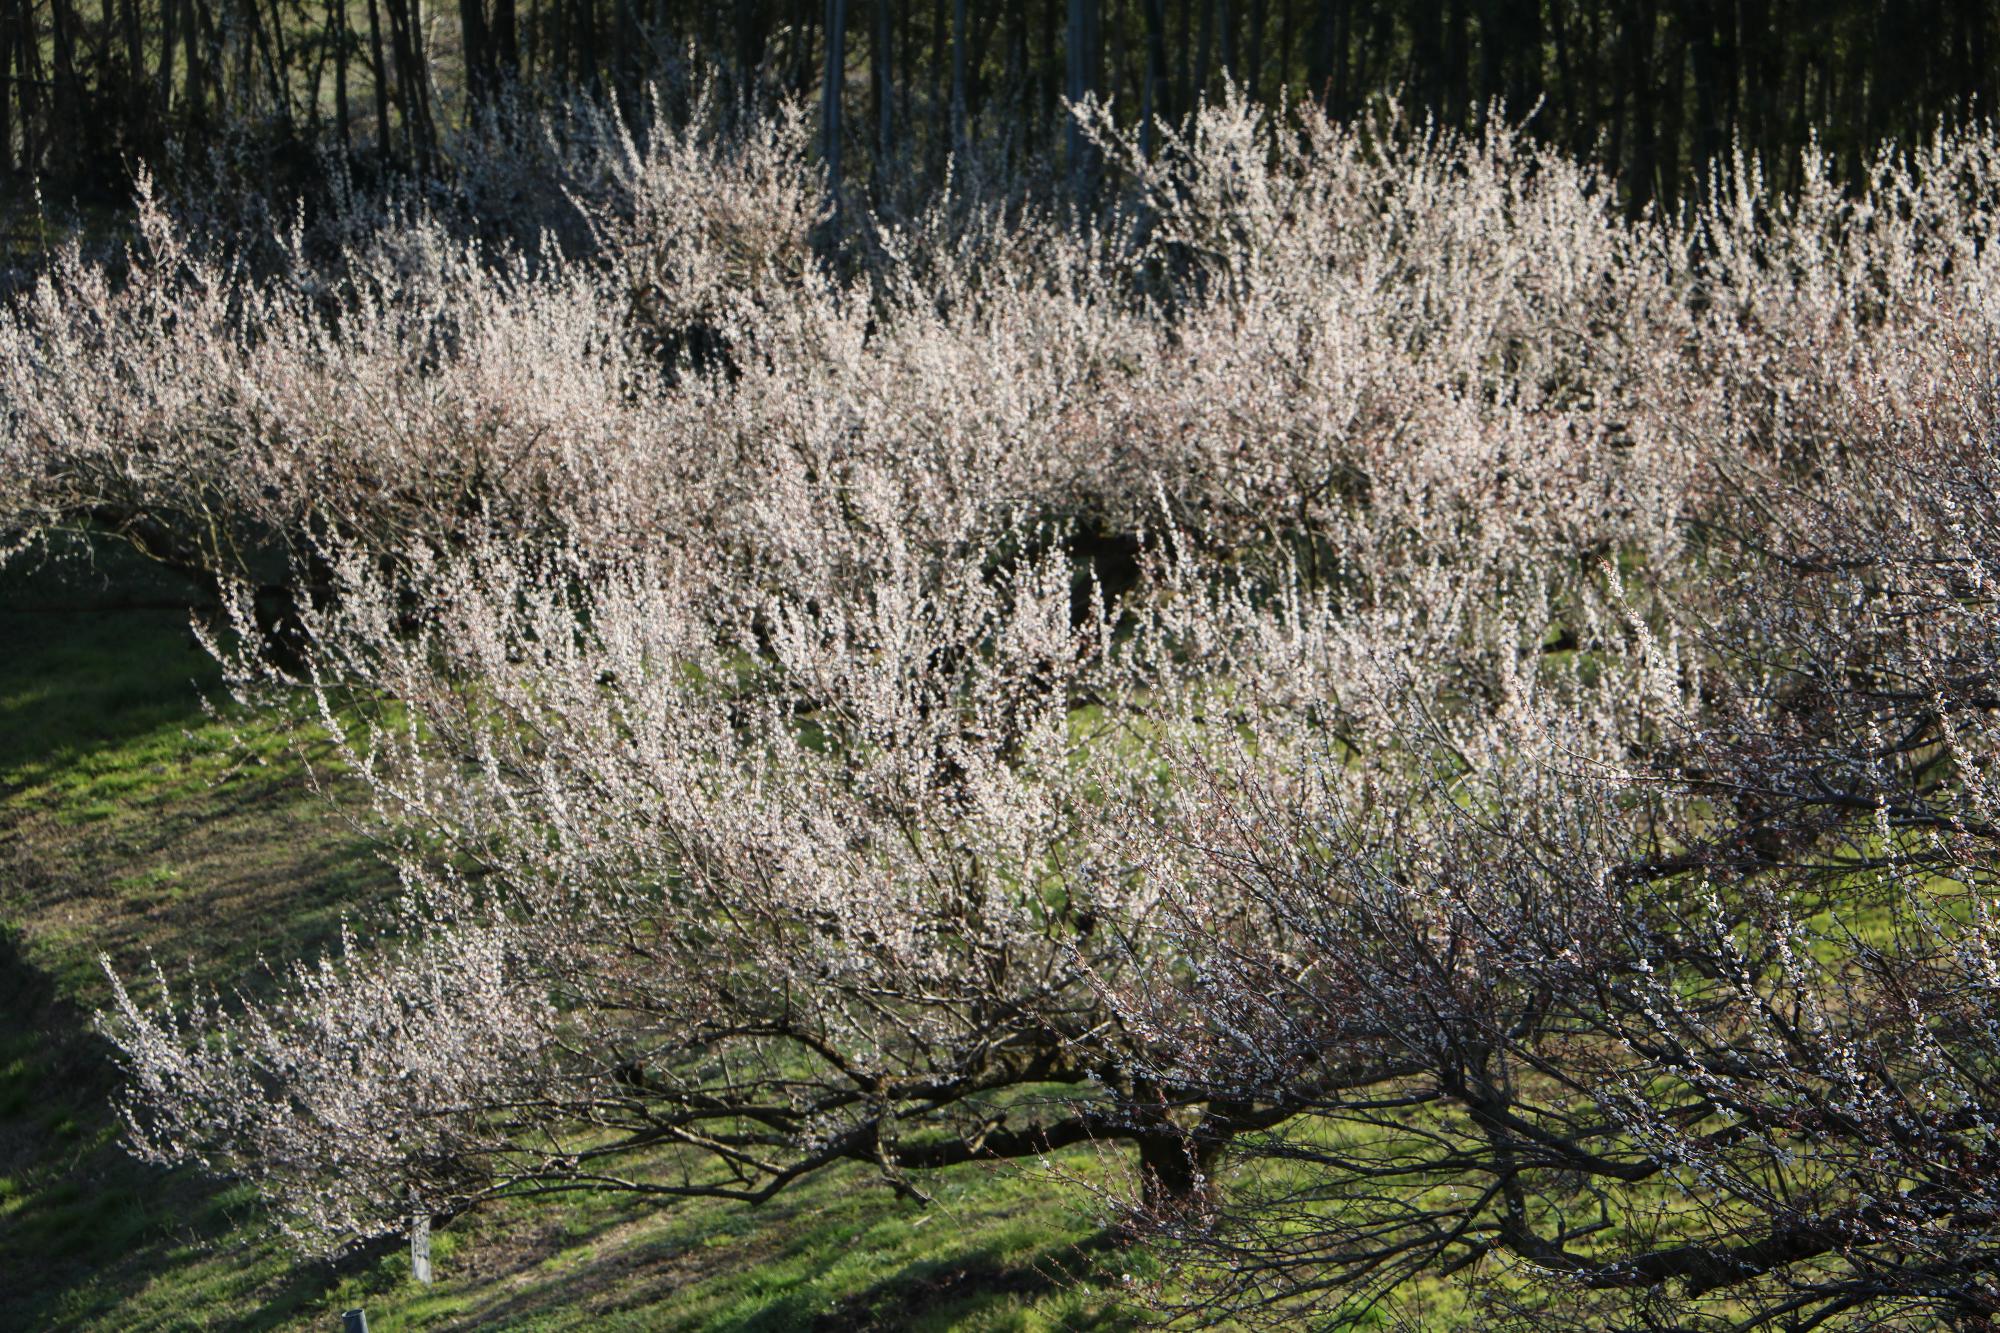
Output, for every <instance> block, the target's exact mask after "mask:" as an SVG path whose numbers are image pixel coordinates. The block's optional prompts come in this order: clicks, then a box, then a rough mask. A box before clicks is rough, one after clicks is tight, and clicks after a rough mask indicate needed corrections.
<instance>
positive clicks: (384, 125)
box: [333, 0, 393, 157]
mask: <svg viewBox="0 0 2000 1333" xmlns="http://www.w3.org/2000/svg"><path fill="white" fill-rule="evenodd" d="M333 3H335V4H338V3H340V0H333ZM368 49H369V52H370V59H371V63H372V64H373V66H374V70H375V78H374V83H375V148H376V151H377V152H379V153H381V154H382V155H383V156H384V157H387V156H389V155H390V147H391V144H392V143H393V140H391V139H390V138H389V67H388V65H387V64H385V63H384V61H383V59H382V7H381V4H380V2H379V0H368Z"/></svg>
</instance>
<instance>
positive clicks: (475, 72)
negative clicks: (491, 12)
mask: <svg viewBox="0 0 2000 1333" xmlns="http://www.w3.org/2000/svg"><path fill="white" fill-rule="evenodd" d="M458 36H459V42H460V45H461V49H462V51H463V53H464V58H465V92H466V98H467V100H468V101H470V102H471V103H472V105H473V106H475V107H480V106H485V105H487V104H488V103H489V102H491V101H492V99H493V84H494V69H493V66H494V61H493V54H492V43H491V42H490V41H489V39H488V37H487V32H486V6H485V5H484V4H482V3H481V0H458Z"/></svg>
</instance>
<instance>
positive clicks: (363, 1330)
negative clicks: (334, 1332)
mask: <svg viewBox="0 0 2000 1333" xmlns="http://www.w3.org/2000/svg"><path fill="white" fill-rule="evenodd" d="M340 1333H368V1312H367V1311H366V1310H349V1311H348V1312H347V1313H346V1314H343V1315H342V1316H341V1317H340Z"/></svg>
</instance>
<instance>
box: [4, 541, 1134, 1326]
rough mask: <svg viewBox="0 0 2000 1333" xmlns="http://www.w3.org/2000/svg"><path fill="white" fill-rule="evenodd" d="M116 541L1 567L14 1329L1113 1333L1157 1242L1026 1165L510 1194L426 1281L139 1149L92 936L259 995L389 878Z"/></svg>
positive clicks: (7, 1295) (388, 1251)
mask: <svg viewBox="0 0 2000 1333" xmlns="http://www.w3.org/2000/svg"><path fill="white" fill-rule="evenodd" d="M104 559H105V560H106V561H107V562H108V569H109V573H108V574H107V573H106V572H105V571H102V570H70V571H54V572H51V571H41V572H37V573H35V574H32V575H29V576H25V577H24V576H22V575H19V574H9V575H4V576H0V643H4V644H7V645H9V649H8V651H5V652H0V1327H5V1328H10V1329H11V1328H36V1329H39V1328H65V1329H68V1328H75V1329H104V1330H111V1329H118V1330H126V1329H160V1330H167V1329H176V1330H177V1329H235V1330H260V1329H328V1330H330V1329H334V1328H337V1327H338V1326H339V1314H340V1312H341V1311H342V1310H345V1309H348V1308H351V1307H353V1306H356V1305H359V1306H363V1307H365V1308H366V1309H367V1311H368V1314H369V1322H370V1327H371V1328H373V1329H375V1330H378V1333H395V1331H396V1330H402V1329H446V1328H509V1329H513V1328H520V1329H541V1330H558V1329H648V1330H651V1329H731V1330H779V1329H793V1328H806V1329H810V1328H881V1329H974V1330H980V1329H986V1330H1032V1329H1055V1328H1064V1329H1068V1328H1110V1327H1121V1326H1123V1323H1124V1321H1123V1320H1122V1319H1121V1317H1120V1316H1118V1315H1117V1314H1116V1313H1115V1312H1114V1311H1113V1310H1112V1309H1111V1308H1110V1306H1109V1303H1108V1300H1107V1298H1106V1288H1107V1287H1108V1286H1109V1285H1110V1284H1112V1283H1114V1282H1115V1281H1116V1280H1117V1278H1118V1276H1119V1274H1120V1273H1121V1272H1123V1271H1130V1270H1133V1269H1135V1268H1143V1267H1144V1262H1145V1256H1144V1255H1142V1254H1137V1253H1133V1252H1129V1251H1126V1250H1123V1249H1122V1248H1120V1247H1118V1246H1116V1245H1114V1244H1112V1243H1111V1242H1110V1241H1109V1240H1108V1239H1107V1238H1106V1237H1105V1235H1104V1233H1103V1230H1102V1226H1101V1221H1100V1219H1099V1218H1098V1217H1096V1216H1095V1215H1093V1213H1091V1212H1090V1211H1089V1210H1088V1208H1087V1206H1086V1205H1085V1204H1084V1203H1082V1202H1081V1200H1080V1197H1079V1195H1078V1194H1077V1193H1076V1192H1075V1191H1072V1190H1068V1189H1065V1188H1062V1187H1060V1186H1058V1185H1056V1184H1054V1183H1052V1182H1050V1181H1048V1180H1046V1179H1042V1178H1038V1176H1037V1175H1036V1174H1035V1172H1034V1171H1033V1170H1032V1169H1030V1170H1026V1171H1023V1170H1019V1169H999V1168H987V1167H978V1166H974V1167H966V1168H961V1169H958V1170H956V1171H952V1172H946V1173H942V1174H941V1175H939V1176H936V1177H932V1178H930V1179H928V1180H927V1181H926V1188H927V1189H929V1190H930V1191H931V1192H932V1193H933V1195H934V1202H933V1203H932V1204H931V1205H930V1206H928V1207H920V1206H917V1205H915V1204H911V1203H907V1202H904V1201H902V1200H899V1199H898V1198H897V1197H896V1196H895V1195H893V1194H892V1193H891V1192H890V1191H889V1190H888V1189H887V1188H885V1187H883V1186H882V1185H881V1184H880V1183H879V1182H878V1181H876V1180H874V1179H873V1178H872V1177H871V1176H870V1174H869V1173H868V1172H867V1171H866V1170H864V1169H862V1168H859V1167H854V1168H845V1169H841V1170H836V1171H831V1172H827V1173H823V1174H822V1175H820V1176H818V1177H815V1178H812V1179H809V1180H807V1181H806V1182H804V1183H802V1184H801V1185H799V1186H798V1187H796V1188H794V1189H792V1190H790V1191H788V1192H786V1193H784V1194H782V1195H780V1196H779V1197H778V1198H776V1199H775V1200H773V1201H771V1202H770V1203H768V1204H765V1205H763V1206H762V1207H759V1208H746V1207H743V1206H740V1205H736V1204H730V1203H726V1202H722V1201H707V1200H698V1201H692V1202H688V1203H684V1204H673V1205H668V1206H661V1205H659V1204H658V1203H657V1202H654V1201H649V1200H643V1199H636V1198H633V1197H631V1196H619V1195H606V1194H576V1195H566V1196H558V1197H556V1198H552V1199H541V1200H517V1201H512V1202H508V1203H505V1204H501V1205H497V1206H495V1207H494V1208H492V1209H489V1210H488V1211H486V1212H484V1213H479V1214H474V1215H472V1216H470V1217H466V1218H461V1219H459V1220H458V1221H457V1222H455V1223H454V1224H453V1225H452V1226H451V1227H449V1228H447V1229H445V1230H443V1231H441V1232H439V1233H438V1235H437V1236H436V1237H435V1239H434V1248H433V1254H434V1262H435V1266H436V1269H437V1272H438V1281H437V1282H436V1283H435V1284H434V1285H433V1286H431V1287H428V1288H425V1287H420V1286H418V1285H416V1284H415V1283H414V1282H412V1281H411V1280H410V1276H409V1261H408V1257H407V1254H405V1253H403V1252H401V1251H400V1250H398V1249H397V1248H396V1247H383V1248H381V1249H379V1250H377V1251H375V1252H371V1253H367V1254H362V1255H358V1256H353V1257H350V1258H349V1259H347V1260H344V1261H343V1262H341V1263H339V1264H330V1263H324V1262H317V1261H307V1260H303V1259H301V1258H299V1257H298V1256H297V1255H295V1254H294V1253H292V1252H291V1251H289V1250H287V1249H286V1248H285V1247H284V1246H283V1245H282V1244H281V1243H280V1242H278V1241H277V1240H276V1239H274V1238H273V1237H272V1235H271V1234H270V1231H269V1228H268V1227H267V1226H266V1225H265V1223H264V1219H263V1218H262V1217H261V1216H260V1214H259V1211H258V1208H257V1206H256V1203H255V1200H254V1199H253V1198H252V1197H251V1196H250V1195H249V1193H248V1192H247V1191H245V1190H243V1189H241V1188H232V1187H229V1186H227V1185H224V1184H220V1183H218V1182H215V1181H212V1180H208V1179H205V1178H203V1177H201V1176H199V1175H197V1174H196V1173H193V1172H191V1171H186V1170H176V1171H163V1170H159V1169H156V1168H153V1167H149V1166H146V1165H144V1164H142V1163H139V1162H137V1161H135V1160H133V1159H132V1158H130V1157H129V1156H127V1155H126V1154H125V1153H124V1152H123V1151H122V1149H121V1148H120V1146H119V1143H118V1136H117V1125H116V1121H115V1118H114V1116H113V1113H112V1109H111V1107H112V1099H113V1097H114V1095H115V1093H116V1091H117V1086H118V1082H117V1075H116V1070H115V1069H114V1068H113V1066H112V1064H111V1060H110V1053H109V1049H108V1047H107V1046H106V1045H105V1044H104V1043H103V1042H102V1041H101V1040H100V1039H99V1038H97V1037H96V1036H95V1035H94V1033H93V1032H92V1030H91V1027H90V1018H89V1015H90V1013H91V1011H92V1010H93V1009H94V1008H96V1007H97V1006H99V1005H101V1004H102V1003H103V1002H104V1001H105V999H106V998H107V989H106V983H105V980H104V977H103V975H102V973H101V971H100V970H99V967H98V964H97V961H96V959H97V956H98V955H99V953H105V954H108V955H109V956H110V957H111V959H112V961H113V965H114V966H116V967H117V968H118V969H119V970H120V971H121V973H123V974H125V975H127V976H132V975H134V974H136V973H137V972H139V971H140V969H142V968H143V967H144V966H145V961H146V959H147V958H148V957H149V956H152V957H157V958H158V959H159V960H160V962H161V963H162V964H163V965H165V966H166V967H167V968H168V969H169V970H170V971H178V970H181V969H186V970H188V971H191V972H192V973H193V974H194V975H195V976H197V977H199V978H202V979H204V980H208V981H212V982H215V983H216V984H219V985H222V986H224V987H225V988H226V987H229V986H235V985H243V986H248V987H253V988H254V987H255V986H257V985H258V984H259V978H260V976H261V973H260V970H259V957H260V955H261V956H263V957H268V958H269V959H271V960H273V961H281V960H284V959H288V958H292V957H296V956H300V955H302V954H309V953H311V952H312V951H313V950H315V949H316V948H318V947H320V946H321V945H323V944H324V943H325V942H326V941H327V940H329V939H330V938H331V937H332V935H333V933H334V931H335V930H336V929H337V926H338V922H339V920H340V918H341V916H342V914H343V913H349V912H352V913H357V914H361V915H363V916H365V915H366V914H367V913H368V912H370V911H371V910H373V909H374V908H375V907H376V906H378V905H379V904H380V903H382V902H383V900H384V899H385V898H386V897H387V895H389V894H391V893H392V892H393V891H394V881H393V876H392V875H390V874H389V872H388V871H387V869H386V868H385V867H384V866H383V865H381V864H380V862H379V861H377V860H376V859H375V858H374V856H373V855H372V853H371V852H370V850H369V849H368V848H367V846H366V845H365V844H363V843H362V842H361V841H360V840H359V839H358V838H357V837H356V836H355V835H354V834H353V833H352V832H351V831H350V830H349V829H347V827H346V826H345V825H343V824H341V823H340V822H339V821H338V820H337V819H335V818H334V817H333V814H332V811H331V810H330V809H329V807H328V806H327V804H326V803H325V802H324V801H323V800H322V799H321V798H319V797H317V796H315V795H313V794H312V793H311V792H310V791H309V790H308V788H307V786H306V783H305V781H304V773H303V770H302V768H301V766H300V764H299V763H298V762H297V760H296V759H295V758H293V757H292V756H291V755H290V754H289V753H288V752H287V750H286V748H285V746H284V745H283V743H282V742H281V740H280V738H279V737H278V735H277V734H276V733H275V731H273V730H272V729H270V728H268V727H260V726H259V725H258V724H257V723H256V722H255V720H254V719H246V718H242V717H238V716H235V715H233V714H231V713H230V712H229V710H227V709H222V710H220V711H219V712H211V711H206V710H205V709H204V707H203V701H204V699H213V698H214V697H215V696H216V695H217V693H218V690H219V686H220V681H219V678H218V675H217V673H216V670H215V668H214V666H213V664H212V663H211V662H209V660H208V659H207V657H206V656H205V655H204V654H203V653H202V652H201V651H200V650H199V648H198V647H197V646H196V645H195V643H194V642H193V639H192V636H191V635H190V634H189V632H188V629H187V615H186V613H185V612H184V611H180V610H176V609H174V603H175V601H176V599H180V600H185V598H186V596H187V590H186V589H185V587H183V586H178V585H175V584H174V583H172V582H171V581H168V580H165V579H163V578H162V577H160V576H157V575H155V574H153V573H151V572H150V571H148V570H145V569H143V568H134V567H131V566H130V563H129V561H123V560H119V559H118V558H117V557H116V556H113V555H106V556H105V557H104ZM113 576H115V577H113ZM114 589H115V592H114V591H113V590H114ZM1064 1169H1065V1170H1067V1171H1073V1172H1084V1173H1090V1172H1094V1171H1097V1170H1098V1169H1099V1166H1098V1164H1097V1163H1096V1161H1095V1160H1094V1159H1092V1158H1090V1157H1089V1156H1088V1155H1078V1156H1074V1157H1071V1158H1069V1159H1067V1160H1066V1161H1065V1163H1064Z"/></svg>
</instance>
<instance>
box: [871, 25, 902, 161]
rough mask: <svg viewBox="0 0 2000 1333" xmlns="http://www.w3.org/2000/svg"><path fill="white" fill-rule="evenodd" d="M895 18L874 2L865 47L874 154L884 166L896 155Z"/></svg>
mask: <svg viewBox="0 0 2000 1333" xmlns="http://www.w3.org/2000/svg"><path fill="white" fill-rule="evenodd" d="M894 19H895V16H894V15H893V14H891V13H890V12H889V0H875V40H874V41H873V42H871V43H869V47H868V63H869V68H870V78H869V83H870V85H871V86H872V87H873V88H874V90H875V151H876V153H877V154H879V155H880V157H881V159H882V161H883V163H884V164H885V165H886V164H887V162H888V160H889V157H890V155H891V154H893V153H894V152H895V151H896V80H895V68H894V65H893V63H892V61H893V58H894V55H895V29H894Z"/></svg>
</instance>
